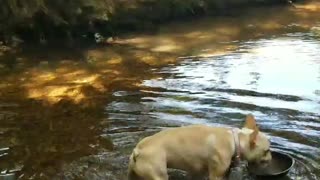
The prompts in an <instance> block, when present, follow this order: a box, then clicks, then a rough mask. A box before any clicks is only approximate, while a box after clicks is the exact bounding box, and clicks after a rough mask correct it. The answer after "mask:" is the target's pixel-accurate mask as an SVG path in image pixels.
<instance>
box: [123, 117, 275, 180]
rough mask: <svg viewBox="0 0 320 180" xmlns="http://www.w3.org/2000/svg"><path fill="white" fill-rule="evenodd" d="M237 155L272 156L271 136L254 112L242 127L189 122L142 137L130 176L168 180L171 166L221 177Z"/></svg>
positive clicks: (253, 159)
mask: <svg viewBox="0 0 320 180" xmlns="http://www.w3.org/2000/svg"><path fill="white" fill-rule="evenodd" d="M235 157H239V158H241V159H242V160H246V161H248V162H250V163H258V164H266V163H268V162H269V161H270V160H271V159H272V156H271V152H270V141H269V138H268V137H267V136H266V135H265V134H264V133H262V132H260V131H259V128H258V126H257V124H256V120H255V118H254V116H253V115H251V114H249V115H247V116H246V119H245V125H244V127H243V128H242V129H238V128H227V127H211V126H206V125H189V126H184V127H177V128H172V129H166V130H163V131H160V132H158V133H156V134H154V135H152V136H149V137H146V138H144V139H142V140H141V141H140V142H139V143H138V144H137V146H136V147H135V148H134V149H133V152H132V154H131V156H130V159H129V167H128V179H129V180H168V179H169V177H168V173H167V168H173V169H179V170H183V171H187V172H188V173H190V174H191V175H192V176H193V177H199V176H197V175H202V174H204V173H207V174H208V175H209V180H220V179H223V178H224V176H225V175H226V173H227V172H228V170H229V167H230V165H231V162H232V161H233V158H235Z"/></svg>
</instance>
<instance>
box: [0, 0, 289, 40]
mask: <svg viewBox="0 0 320 180" xmlns="http://www.w3.org/2000/svg"><path fill="white" fill-rule="evenodd" d="M290 2H291V1H290ZM276 4H283V5H290V3H289V1H288V0H227V1H222V0H202V1H198V0H187V1H182V0H176V1H171V0H122V1H118V0H107V1H101V0H90V1H87V2H82V1H75V2H73V3H67V2H54V3H48V2H45V1H43V0H31V1H28V2H16V0H6V1H5V2H4V3H3V5H2V8H3V11H2V12H1V13H0V16H1V17H2V20H1V21H0V26H1V28H0V41H2V42H3V43H5V44H7V45H17V44H20V43H22V42H28V43H34V44H42V45H45V44H51V45H52V44H60V46H61V45H63V46H64V45H67V46H74V45H76V44H77V43H78V42H79V41H81V42H85V43H90V42H91V43H92V42H94V41H95V40H97V41H100V42H101V41H104V40H105V39H104V38H106V39H108V37H114V36H117V35H119V34H122V33H127V32H129V33H130V32H131V33H132V32H136V31H140V32H141V31H144V32H156V31H157V27H158V25H160V24H163V23H168V22H172V21H177V20H190V19H192V18H195V17H199V16H207V15H209V16H219V15H227V16H230V15H233V16H235V15H239V12H240V13H241V11H243V10H246V9H248V8H250V7H254V6H270V5H276Z"/></svg>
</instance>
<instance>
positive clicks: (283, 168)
mask: <svg viewBox="0 0 320 180" xmlns="http://www.w3.org/2000/svg"><path fill="white" fill-rule="evenodd" d="M271 154H272V160H271V161H270V162H269V163H268V164H267V165H266V166H259V165H257V164H248V171H249V173H251V174H253V175H255V176H257V177H261V178H271V177H281V176H284V175H286V174H287V173H288V172H289V171H290V169H291V168H292V167H293V165H294V163H295V160H294V158H292V157H291V156H290V155H288V154H284V153H280V152H276V151H272V152H271Z"/></svg>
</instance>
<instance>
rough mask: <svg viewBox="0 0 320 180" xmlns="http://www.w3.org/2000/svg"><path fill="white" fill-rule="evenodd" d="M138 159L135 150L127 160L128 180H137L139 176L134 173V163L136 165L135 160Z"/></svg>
mask: <svg viewBox="0 0 320 180" xmlns="http://www.w3.org/2000/svg"><path fill="white" fill-rule="evenodd" d="M138 157H139V151H138V149H137V148H135V149H134V150H133V152H132V154H131V156H130V160H129V167H128V180H139V179H140V178H139V176H138V175H137V173H136V172H135V171H134V169H135V166H136V163H137V158H138Z"/></svg>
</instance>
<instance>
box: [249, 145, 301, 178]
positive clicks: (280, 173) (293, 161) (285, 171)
mask: <svg viewBox="0 0 320 180" xmlns="http://www.w3.org/2000/svg"><path fill="white" fill-rule="evenodd" d="M271 153H277V154H281V155H284V156H287V157H288V158H289V159H291V165H290V166H289V167H288V168H286V169H285V170H283V171H280V172H276V173H271V174H257V173H253V172H252V171H250V170H249V169H250V168H249V164H247V168H248V170H249V172H250V173H251V174H253V175H255V176H279V175H282V174H286V173H288V172H289V171H290V169H291V168H292V167H293V166H294V164H295V159H294V158H293V157H292V156H291V155H290V154H287V153H283V152H279V151H271Z"/></svg>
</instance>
